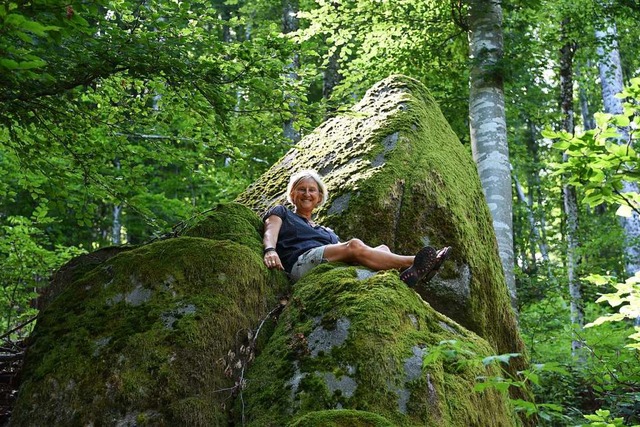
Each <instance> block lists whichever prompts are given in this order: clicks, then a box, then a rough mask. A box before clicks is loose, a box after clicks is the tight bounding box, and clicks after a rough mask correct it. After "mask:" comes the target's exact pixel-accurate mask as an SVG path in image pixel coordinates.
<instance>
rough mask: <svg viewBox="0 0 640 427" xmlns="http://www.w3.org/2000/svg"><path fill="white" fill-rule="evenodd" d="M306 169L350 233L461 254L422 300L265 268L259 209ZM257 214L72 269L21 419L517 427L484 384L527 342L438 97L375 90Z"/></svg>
mask: <svg viewBox="0 0 640 427" xmlns="http://www.w3.org/2000/svg"><path fill="white" fill-rule="evenodd" d="M307 168H315V169H317V170H318V171H319V172H320V173H321V174H322V175H323V176H324V177H325V179H326V181H327V184H328V185H329V188H330V191H331V197H330V200H329V201H328V203H326V204H325V205H324V206H323V208H322V210H321V211H320V212H319V218H318V219H319V220H320V221H321V222H322V223H324V224H326V225H328V226H331V227H332V228H334V229H335V230H336V231H337V232H338V234H340V235H341V237H343V238H344V239H347V238H351V237H358V238H361V239H363V240H364V241H366V242H368V243H370V244H372V245H376V244H382V243H384V244H387V245H388V246H390V247H391V248H392V249H394V250H395V251H397V252H403V253H413V252H415V251H416V250H417V249H418V248H419V247H421V246H422V245H423V244H425V243H431V244H433V245H436V246H442V245H445V244H449V245H452V246H453V247H454V255H453V257H452V259H451V260H450V261H447V263H446V264H445V267H444V269H443V271H442V272H441V274H440V275H439V276H438V277H437V278H436V279H434V280H433V281H432V283H429V284H422V285H421V286H420V287H419V288H418V289H417V291H418V293H416V291H415V290H413V289H409V288H407V287H406V286H405V284H404V283H403V282H401V281H400V280H399V278H398V274H397V272H395V271H389V272H381V273H377V274H374V273H372V272H369V271H367V270H366V269H363V268H360V267H354V266H346V265H339V264H323V265H321V266H319V267H317V268H316V269H314V271H312V272H311V273H310V274H309V275H308V276H306V277H305V278H303V279H302V280H301V281H300V282H298V283H297V284H296V285H295V286H294V287H293V289H291V287H290V286H289V284H288V282H287V281H286V277H285V275H284V273H282V272H279V271H270V270H267V269H266V268H265V266H264V265H263V263H262V252H261V249H262V245H261V233H262V221H261V219H260V217H259V216H258V215H257V213H261V212H263V211H264V210H265V209H267V208H268V207H270V206H272V205H273V204H275V203H279V202H281V201H283V200H284V191H285V188H286V183H287V179H288V177H289V175H290V174H291V173H292V172H294V171H296V170H299V169H307ZM238 201H239V202H240V203H232V204H227V205H221V206H218V207H217V208H215V209H213V210H212V211H210V212H208V213H206V214H205V215H203V216H202V217H201V218H198V219H196V220H194V221H190V222H189V223H187V224H184V226H183V227H181V228H180V230H179V231H178V232H177V233H176V236H174V237H172V238H169V239H166V240H161V241H156V242H153V243H150V244H146V245H142V246H139V247H135V248H125V249H123V250H120V249H117V250H109V251H106V252H104V253H101V254H98V255H96V256H85V257H84V258H79V259H76V260H74V261H72V262H71V263H70V264H69V265H68V266H67V267H66V269H63V270H62V271H61V274H59V275H58V276H56V277H57V278H56V281H55V286H54V287H52V292H51V293H50V294H49V295H48V298H47V304H46V306H45V308H44V309H43V310H42V311H41V314H40V318H39V320H38V323H37V325H36V327H35V331H34V334H33V336H32V337H31V344H30V347H29V349H28V352H27V357H26V360H25V364H24V371H23V373H22V385H21V389H20V391H19V395H18V401H17V405H16V408H15V410H14V411H13V417H12V420H11V425H13V426H33V425H64V426H80V425H96V426H97V425H117V426H134V425H154V426H156V425H157V426H230V425H252V426H278V427H279V426H286V425H290V426H341V427H348V426H391V425H393V426H396V425H401V426H402V425H405V426H418V425H428V426H442V425H453V426H456V425H460V426H463V425H464V426H468V425H476V426H492V425H495V426H511V425H516V424H517V423H518V420H517V419H515V418H514V417H513V416H512V408H510V406H509V402H508V399H507V397H506V396H504V395H503V394H500V393H497V392H495V391H493V390H485V391H484V392H482V393H476V392H473V391H472V388H473V385H474V383H475V381H476V380H477V377H480V376H493V375H499V374H500V373H499V372H498V371H496V370H495V369H494V368H492V367H488V368H487V367H485V366H484V365H483V364H482V363H481V360H482V358H483V357H486V356H488V355H492V354H496V353H514V352H518V353H521V352H522V350H523V345H522V341H521V340H520V338H519V335H518V331H517V327H516V323H515V318H514V315H513V312H512V311H511V307H510V305H509V297H508V293H507V289H506V285H505V283H504V278H503V276H502V270H501V267H500V260H499V257H498V253H497V246H496V243H495V238H494V235H493V231H492V228H491V220H490V217H489V212H488V209H487V207H486V205H485V202H484V198H483V196H482V191H481V189H480V184H479V182H478V178H477V173H476V172H475V166H474V165H473V162H472V161H471V158H470V156H469V154H468V153H467V151H466V150H465V148H464V147H462V146H461V144H460V143H459V141H458V140H457V139H456V137H455V135H454V134H453V132H452V131H451V129H450V128H449V126H448V124H447V122H446V120H445V119H444V118H443V117H442V114H441V113H440V110H439V109H438V107H437V105H436V104H435V102H434V101H433V99H432V98H431V96H430V95H429V94H428V92H427V91H426V89H425V88H424V87H423V86H422V85H420V84H419V83H418V82H416V81H414V80H411V79H408V78H406V77H399V76H396V77H392V78H390V79H387V80H385V81H383V82H381V83H380V84H378V85H376V86H375V87H374V88H372V89H371V90H370V91H369V92H368V94H367V96H366V97H365V98H364V99H363V100H362V102H361V103H359V104H358V105H357V106H356V107H354V109H353V111H352V112H351V113H350V114H346V115H343V116H340V117H336V118H333V119H331V120H329V121H327V122H326V123H325V124H324V125H322V126H320V127H319V128H318V129H317V130H316V131H315V132H314V133H313V134H311V135H309V136H308V137H306V138H305V139H304V140H303V141H301V142H300V144H298V146H297V147H296V148H295V149H293V150H291V151H290V152H289V153H288V154H287V155H286V156H285V157H284V158H283V159H282V161H281V162H280V163H278V164H277V165H275V166H274V167H273V168H272V169H270V170H269V171H268V172H267V173H266V174H265V175H264V176H263V177H261V178H260V179H259V180H258V181H257V182H256V183H255V184H254V185H253V186H251V187H250V188H249V189H248V190H247V191H246V192H245V193H244V194H243V195H241V196H240V197H239V199H238ZM283 293H286V294H288V298H285V300H288V304H287V305H286V307H285V306H284V305H283V303H282V300H281V298H280V295H281V294H283ZM425 301H427V302H425ZM283 307H284V308H283ZM280 312H281V314H280V316H279V319H278V321H277V323H274V322H272V321H271V320H270V319H272V317H273V316H272V315H273V314H274V313H280ZM254 357H255V361H254V362H253V363H251V362H252V360H253V358H254ZM520 362H522V359H520ZM511 369H516V367H515V366H512V367H511Z"/></svg>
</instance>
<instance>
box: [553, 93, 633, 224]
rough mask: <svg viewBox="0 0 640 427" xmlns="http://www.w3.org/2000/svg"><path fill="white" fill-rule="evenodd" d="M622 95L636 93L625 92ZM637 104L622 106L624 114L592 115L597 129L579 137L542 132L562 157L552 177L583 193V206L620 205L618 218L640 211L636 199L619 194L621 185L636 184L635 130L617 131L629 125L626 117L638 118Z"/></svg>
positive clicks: (630, 195) (631, 103) (631, 100)
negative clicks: (563, 155)
mask: <svg viewBox="0 0 640 427" xmlns="http://www.w3.org/2000/svg"><path fill="white" fill-rule="evenodd" d="M632 87H633V84H632ZM623 93H627V94H630V93H633V94H635V93H636V92H635V91H634V90H633V89H627V90H626V91H625V92H623ZM638 101H640V94H639V97H638V98H637V99H630V100H629V101H628V102H627V103H626V104H625V110H626V111H625V114H621V115H612V114H604V113H596V114H595V115H594V116H595V119H596V123H597V126H598V127H597V129H594V130H590V131H587V132H583V133H582V134H578V135H575V136H573V135H570V134H568V133H566V132H552V131H549V130H546V131H543V132H542V135H543V136H544V137H545V138H549V139H552V140H555V142H554V144H553V147H554V148H555V149H557V150H560V151H563V153H564V154H565V156H566V161H565V162H563V163H560V164H555V165H554V169H555V173H556V174H557V175H562V176H564V177H565V180H566V181H567V183H569V184H571V185H574V186H576V187H581V188H582V189H583V191H584V198H583V200H582V201H583V202H584V203H586V204H588V205H590V206H592V207H595V206H598V205H601V204H603V203H611V204H617V205H620V208H619V209H618V214H619V215H621V216H629V215H630V214H631V212H633V211H634V210H636V211H638V210H640V204H639V203H638V200H637V198H638V195H637V194H636V193H624V192H622V188H623V186H624V183H638V182H640V157H639V156H638V153H637V152H636V150H635V149H634V147H633V143H634V141H635V140H636V139H637V137H638V136H637V132H638V128H637V126H636V127H627V128H624V129H621V127H625V126H629V125H630V124H631V120H630V118H629V115H631V116H638V114H640V109H639V107H638ZM635 118H637V117H635ZM635 118H634V120H635Z"/></svg>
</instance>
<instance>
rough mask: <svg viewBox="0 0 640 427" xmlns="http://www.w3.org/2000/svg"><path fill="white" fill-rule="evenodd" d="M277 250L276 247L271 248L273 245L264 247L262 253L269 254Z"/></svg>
mask: <svg viewBox="0 0 640 427" xmlns="http://www.w3.org/2000/svg"><path fill="white" fill-rule="evenodd" d="M275 250H276V248H271V247H269V248H264V249H263V250H262V255H266V254H267V252H275Z"/></svg>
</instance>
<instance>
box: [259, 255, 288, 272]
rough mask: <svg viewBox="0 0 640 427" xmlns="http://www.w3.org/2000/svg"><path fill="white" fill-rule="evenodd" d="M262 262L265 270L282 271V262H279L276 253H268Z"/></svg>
mask: <svg viewBox="0 0 640 427" xmlns="http://www.w3.org/2000/svg"><path fill="white" fill-rule="evenodd" d="M263 260H264V265H266V266H267V268H271V269H273V268H277V269H278V270H284V267H283V265H282V262H281V261H280V257H279V256H278V253H277V252H276V251H269V252H267V253H266V254H264V259H263Z"/></svg>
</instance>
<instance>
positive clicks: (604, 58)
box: [596, 19, 640, 276]
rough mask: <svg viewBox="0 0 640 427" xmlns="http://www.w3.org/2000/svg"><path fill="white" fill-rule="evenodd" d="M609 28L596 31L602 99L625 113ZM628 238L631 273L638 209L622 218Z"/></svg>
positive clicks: (625, 137)
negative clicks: (619, 95)
mask: <svg viewBox="0 0 640 427" xmlns="http://www.w3.org/2000/svg"><path fill="white" fill-rule="evenodd" d="M605 24H606V28H604V30H597V31H596V39H597V40H598V48H597V51H598V70H599V72H600V85H601V86H602V101H603V104H604V111H605V112H606V113H610V114H622V113H623V111H624V110H623V107H622V100H621V99H618V98H616V96H615V95H616V94H618V93H620V92H622V89H623V84H624V82H623V78H622V65H621V62H620V52H619V50H618V41H617V29H616V25H615V23H614V22H612V21H611V20H609V19H607V20H606V23H605ZM618 132H619V133H620V136H621V138H620V139H619V140H618V142H619V144H626V143H628V141H629V128H627V127H624V128H618ZM622 191H623V192H625V193H629V192H635V193H637V192H638V185H637V184H635V183H631V182H626V181H625V182H623V188H622ZM621 223H622V227H623V228H624V233H625V241H626V248H627V250H626V255H627V256H626V263H625V270H626V273H627V275H628V276H633V275H634V274H635V273H636V272H637V271H638V270H640V245H639V242H640V216H638V214H636V213H635V212H634V213H633V214H632V216H630V217H628V218H622V219H621Z"/></svg>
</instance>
